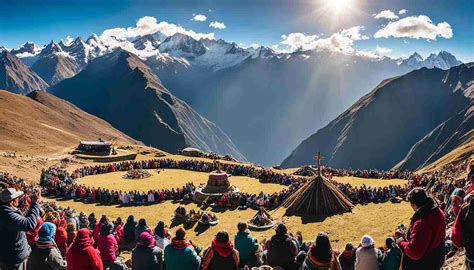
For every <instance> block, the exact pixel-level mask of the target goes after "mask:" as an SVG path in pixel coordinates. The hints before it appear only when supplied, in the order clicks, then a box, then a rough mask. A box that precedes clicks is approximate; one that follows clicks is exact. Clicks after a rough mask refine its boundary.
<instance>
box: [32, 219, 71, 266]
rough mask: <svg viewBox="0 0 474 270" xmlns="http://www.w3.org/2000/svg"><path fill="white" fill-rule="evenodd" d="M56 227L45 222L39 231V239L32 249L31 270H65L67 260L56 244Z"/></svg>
mask: <svg viewBox="0 0 474 270" xmlns="http://www.w3.org/2000/svg"><path fill="white" fill-rule="evenodd" d="M55 232H56V226H55V225H54V224H53V223H50V222H45V223H44V224H43V226H42V227H41V228H40V230H39V233H38V235H39V238H38V241H37V242H36V245H35V246H34V247H33V248H32V251H31V255H30V259H29V261H28V269H29V270H65V269H66V260H64V259H63V257H62V255H61V252H60V251H59V249H58V247H57V246H56V244H55V242H54V235H55Z"/></svg>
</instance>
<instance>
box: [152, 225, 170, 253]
mask: <svg viewBox="0 0 474 270" xmlns="http://www.w3.org/2000/svg"><path fill="white" fill-rule="evenodd" d="M154 231H155V235H154V237H155V243H156V246H157V247H159V248H161V249H162V250H164V249H165V248H166V246H167V245H169V243H170V241H169V239H168V238H169V234H168V230H167V228H165V223H164V222H163V221H159V222H158V224H157V225H156V227H155V230H154Z"/></svg>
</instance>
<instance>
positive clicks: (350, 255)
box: [338, 243, 356, 270]
mask: <svg viewBox="0 0 474 270" xmlns="http://www.w3.org/2000/svg"><path fill="white" fill-rule="evenodd" d="M355 252H356V249H355V248H354V246H353V245H352V243H347V244H346V248H345V249H344V251H343V252H342V253H341V254H339V258H338V259H339V265H341V270H353V269H354V264H355V260H356V257H355Z"/></svg>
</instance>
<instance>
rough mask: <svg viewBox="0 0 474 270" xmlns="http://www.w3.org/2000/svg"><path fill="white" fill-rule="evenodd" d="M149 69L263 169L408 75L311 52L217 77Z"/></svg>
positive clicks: (389, 65)
mask: <svg viewBox="0 0 474 270" xmlns="http://www.w3.org/2000/svg"><path fill="white" fill-rule="evenodd" d="M148 62H150V59H149V61H148ZM148 62H147V63H148ZM149 65H150V66H151V67H153V68H154V71H155V72H156V73H157V74H158V75H159V76H160V78H161V80H162V82H163V84H164V85H166V86H167V87H169V88H170V89H173V93H174V94H176V95H177V96H178V97H180V98H182V99H184V100H186V101H188V102H189V103H190V104H191V106H193V107H194V108H196V109H197V110H198V111H199V112H201V113H203V115H205V116H206V117H207V118H209V119H212V121H214V122H216V123H217V124H218V125H219V126H221V127H222V128H223V129H224V130H226V132H227V133H229V134H232V139H233V141H234V143H235V144H236V145H237V146H238V148H239V149H240V150H241V151H242V152H243V153H244V155H245V156H246V157H249V158H251V161H252V162H256V163H259V164H263V165H272V164H277V163H280V162H281V161H282V160H283V159H284V158H285V156H286V155H288V153H289V152H290V151H291V150H292V149H294V147H295V146H297V145H298V143H299V142H300V141H301V140H302V139H303V138H305V137H306V136H308V134H312V133H313V132H314V131H315V130H316V129H317V128H319V127H322V126H324V125H325V124H327V123H328V122H329V121H330V120H331V119H334V118H335V117H336V116H337V115H338V114H340V113H341V112H343V110H344V109H345V108H347V107H349V106H350V105H351V104H352V103H353V102H355V101H356V100H357V99H358V98H360V97H361V96H362V95H363V94H365V93H367V89H370V88H373V87H374V86H376V85H377V83H378V82H380V81H381V80H383V79H385V78H388V77H392V76H395V75H399V74H403V73H404V72H406V71H408V70H409V69H408V68H407V67H402V66H399V65H397V64H396V63H395V62H394V61H392V60H387V61H385V60H377V61H375V60H373V59H369V58H365V57H358V56H354V55H344V54H341V53H330V52H316V51H308V52H298V53H293V54H291V55H285V56H284V57H269V58H249V59H247V60H245V61H244V62H243V63H242V64H240V65H237V66H233V67H230V68H226V69H222V70H219V71H217V72H212V71H211V70H205V69H204V68H203V67H196V66H191V67H188V66H185V65H174V66H173V67H167V68H162V67H161V66H157V65H156V64H154V63H150V64H149Z"/></svg>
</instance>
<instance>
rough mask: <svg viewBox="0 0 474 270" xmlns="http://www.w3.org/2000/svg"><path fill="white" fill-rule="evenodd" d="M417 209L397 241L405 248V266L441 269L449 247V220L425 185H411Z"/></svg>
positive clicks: (406, 267) (415, 208)
mask: <svg viewBox="0 0 474 270" xmlns="http://www.w3.org/2000/svg"><path fill="white" fill-rule="evenodd" d="M407 199H408V201H409V202H410V205H411V207H412V208H413V210H415V213H414V214H413V217H412V219H411V222H410V228H409V229H408V233H407V234H406V236H405V237H400V238H398V240H397V244H398V245H399V246H400V249H401V251H402V252H403V264H402V268H403V270H410V269H433V270H437V269H441V267H442V266H443V264H444V260H445V255H446V248H445V242H444V240H445V238H446V221H445V217H444V213H443V211H442V210H441V209H440V208H439V207H438V204H437V202H436V201H435V200H434V199H433V198H431V197H430V196H428V195H427V194H426V191H425V190H424V189H422V188H414V189H412V190H411V191H410V192H409V193H408V196H407Z"/></svg>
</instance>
